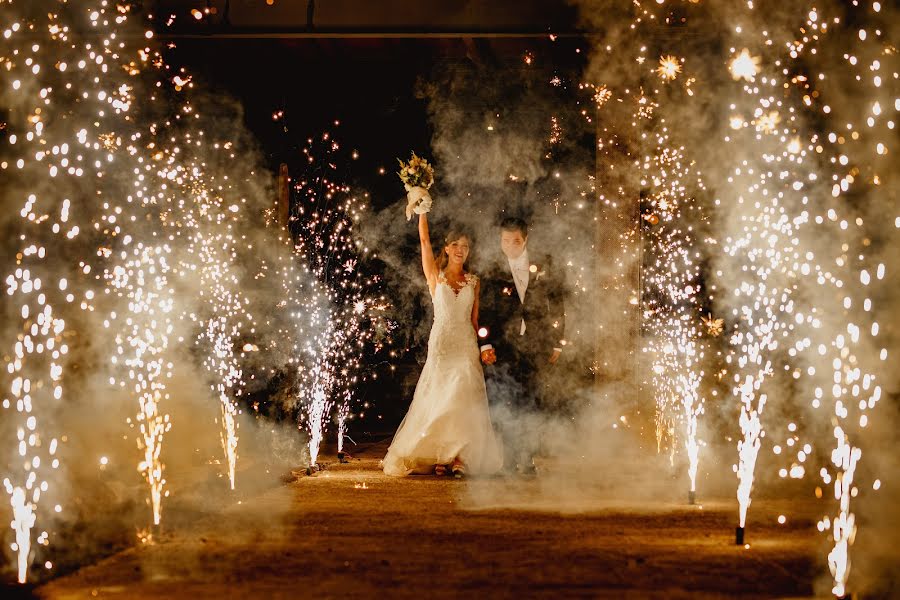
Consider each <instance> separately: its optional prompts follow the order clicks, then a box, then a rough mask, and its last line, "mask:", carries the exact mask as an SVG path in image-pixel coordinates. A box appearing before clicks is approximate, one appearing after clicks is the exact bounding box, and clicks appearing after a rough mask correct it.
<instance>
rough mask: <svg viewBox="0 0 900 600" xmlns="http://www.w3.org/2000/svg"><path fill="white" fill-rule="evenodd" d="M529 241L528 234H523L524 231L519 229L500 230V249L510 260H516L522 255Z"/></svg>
mask: <svg viewBox="0 0 900 600" xmlns="http://www.w3.org/2000/svg"><path fill="white" fill-rule="evenodd" d="M527 242H528V236H525V235H522V232H521V231H519V230H518V229H516V230H513V231H505V230H504V231H501V232H500V249H501V250H503V254H505V255H506V258H508V259H510V260H515V259H517V258H519V257H520V256H522V253H523V252H525V244H526V243H527Z"/></svg>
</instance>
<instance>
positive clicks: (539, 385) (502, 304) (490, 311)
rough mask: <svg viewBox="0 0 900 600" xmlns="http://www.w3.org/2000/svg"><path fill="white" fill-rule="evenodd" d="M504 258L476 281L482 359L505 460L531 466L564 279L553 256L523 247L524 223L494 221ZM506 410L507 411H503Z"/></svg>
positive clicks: (561, 320)
mask: <svg viewBox="0 0 900 600" xmlns="http://www.w3.org/2000/svg"><path fill="white" fill-rule="evenodd" d="M500 249H501V251H502V252H503V256H502V257H498V260H497V262H496V264H494V265H493V267H492V268H490V269H488V270H487V271H486V272H485V276H484V277H482V280H481V299H480V303H481V307H480V315H481V316H480V321H481V325H480V326H481V330H480V331H479V335H480V337H481V361H482V362H483V363H484V364H485V365H493V366H492V367H489V368H488V369H486V376H487V379H488V397H489V399H490V401H491V405H492V407H493V408H494V411H495V413H500V415H499V416H500V418H499V419H496V420H499V421H500V422H501V423H502V430H503V431H502V433H503V434H504V438H505V439H504V444H505V446H506V467H507V468H508V469H512V468H515V469H517V470H518V471H519V472H522V473H534V460H533V457H534V454H535V450H536V449H537V445H538V441H539V440H538V436H539V434H540V432H539V428H538V423H537V421H538V420H539V418H540V416H541V411H542V410H543V409H544V396H545V394H546V386H547V376H548V374H549V372H550V370H551V369H552V368H553V365H555V364H556V362H557V360H558V359H559V356H560V354H561V353H562V351H563V347H564V346H565V344H566V342H565V305H564V295H565V282H564V277H563V272H562V271H561V270H556V269H555V268H554V266H553V263H552V260H551V257H550V256H549V255H546V254H538V253H537V252H533V251H531V250H529V248H528V225H527V224H526V223H525V221H523V220H522V219H518V218H514V217H509V218H506V219H504V220H503V222H502V223H501V224H500ZM507 412H508V414H506V413H507Z"/></svg>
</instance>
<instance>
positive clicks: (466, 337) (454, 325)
mask: <svg viewBox="0 0 900 600" xmlns="http://www.w3.org/2000/svg"><path fill="white" fill-rule="evenodd" d="M477 283H478V278H477V277H476V276H475V275H471V274H466V282H465V285H463V286H462V287H461V288H460V289H459V290H454V289H453V288H452V287H451V286H450V283H449V282H448V281H447V278H446V276H445V275H444V272H443V271H441V272H440V274H439V275H438V280H437V285H435V288H434V295H433V296H432V297H431V300H432V303H433V304H434V324H433V325H432V328H431V336H430V337H429V339H428V352H429V355H431V354H432V353H433V354H434V355H435V356H437V355H440V356H446V355H459V356H465V357H466V358H467V359H471V357H472V356H473V353H474V356H475V360H478V343H477V340H476V338H475V330H474V328H473V327H472V305H473V304H474V303H475V287H476V285H477Z"/></svg>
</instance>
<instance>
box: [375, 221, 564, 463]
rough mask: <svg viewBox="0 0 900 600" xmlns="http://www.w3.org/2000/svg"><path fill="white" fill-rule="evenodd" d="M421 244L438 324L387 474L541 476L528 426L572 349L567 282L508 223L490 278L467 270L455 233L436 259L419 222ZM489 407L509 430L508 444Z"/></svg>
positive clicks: (520, 228)
mask: <svg viewBox="0 0 900 600" xmlns="http://www.w3.org/2000/svg"><path fill="white" fill-rule="evenodd" d="M419 241H420V245H421V252H422V270H423V272H424V274H425V280H426V281H427V283H428V290H429V292H430V293H431V300H432V303H433V305H434V324H433V325H432V328H431V334H430V336H429V338H428V358H427V360H426V361H425V367H424V368H423V370H422V374H421V375H420V377H419V382H418V384H417V385H416V391H415V395H414V396H413V401H412V404H410V407H409V411H408V412H407V414H406V417H405V418H404V419H403V422H402V423H401V424H400V427H399V429H398V430H397V433H396V434H395V435H394V440H393V442H392V443H391V446H390V448H389V449H388V452H387V455H386V456H385V457H384V460H383V466H384V472H385V473H387V474H388V475H396V476H404V475H409V474H411V473H421V474H426V473H435V474H438V475H442V474H445V473H447V472H452V473H453V474H454V475H456V476H463V475H488V474H491V473H495V472H497V471H499V470H500V469H501V468H502V467H504V466H505V467H506V469H508V470H512V469H518V470H519V471H520V472H525V473H529V472H533V471H534V463H533V460H532V455H533V453H534V448H536V446H537V436H538V434H539V432H538V431H537V430H536V429H535V428H534V427H532V426H530V425H529V423H532V422H533V421H534V420H535V416H536V415H537V411H538V410H540V408H541V396H542V393H543V389H544V380H545V377H546V374H547V372H548V370H549V369H550V368H552V365H553V364H555V363H556V361H557V359H558V358H559V356H560V353H561V352H562V349H563V345H564V344H565V342H564V305H563V284H562V276H561V275H562V274H561V273H556V272H554V271H553V270H552V264H551V261H550V258H549V256H537V255H533V254H532V253H530V252H529V249H528V245H527V242H528V226H527V224H526V223H525V222H524V221H522V220H520V219H515V218H508V219H505V220H504V221H503V222H502V223H501V225H500V232H499V242H500V249H501V251H502V253H503V255H504V256H503V257H499V256H498V259H497V261H496V264H494V265H493V266H492V267H491V268H490V269H489V270H488V271H487V272H486V273H485V276H484V277H483V278H479V277H477V276H475V275H474V274H472V273H470V272H469V271H468V269H467V261H468V257H469V251H470V246H471V239H470V238H469V237H468V236H467V235H466V234H465V233H463V232H460V231H451V232H450V234H448V235H447V237H446V239H445V244H444V246H443V247H442V248H441V251H440V253H438V254H437V255H436V254H435V253H434V251H433V250H432V246H431V239H430V236H429V232H428V220H427V217H426V216H425V215H424V214H421V215H419ZM536 259H537V260H536ZM479 338H480V346H479ZM482 363H483V364H484V368H483V367H482ZM485 375H487V384H486V383H485ZM488 390H490V394H488ZM489 398H490V406H491V407H492V408H493V409H494V414H495V416H500V418H501V420H502V423H498V425H500V426H501V427H500V429H501V433H502V435H503V438H504V439H503V440H502V441H501V439H500V438H499V436H498V435H497V434H496V433H495V429H494V426H493V424H492V422H491V411H490V409H489Z"/></svg>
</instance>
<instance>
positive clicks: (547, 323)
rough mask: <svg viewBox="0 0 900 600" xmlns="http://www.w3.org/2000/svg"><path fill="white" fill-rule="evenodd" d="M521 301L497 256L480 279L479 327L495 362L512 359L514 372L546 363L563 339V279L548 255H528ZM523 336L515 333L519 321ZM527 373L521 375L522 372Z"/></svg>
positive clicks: (506, 263) (503, 261)
mask: <svg viewBox="0 0 900 600" xmlns="http://www.w3.org/2000/svg"><path fill="white" fill-rule="evenodd" d="M529 259H530V261H531V265H532V268H531V269H530V270H529V274H528V288H527V289H526V291H525V301H524V302H522V301H520V300H519V293H518V292H517V291H516V283H515V281H514V280H513V275H512V271H511V270H510V267H509V261H508V260H507V259H506V257H505V256H503V255H501V256H500V257H499V258H498V259H497V260H496V262H495V263H494V265H493V266H492V267H490V268H489V269H488V270H487V271H486V272H485V273H484V275H483V276H482V278H481V296H480V300H479V303H480V308H479V318H478V321H479V327H480V328H485V329H487V335H486V336H483V337H482V338H481V339H480V340H479V344H480V345H481V346H484V345H486V344H490V345H492V346H493V347H494V350H495V352H496V354H497V362H498V364H502V363H504V362H507V361H516V362H518V363H520V364H519V365H514V366H513V368H514V370H516V371H518V370H520V367H521V369H525V370H529V371H533V370H534V369H535V368H540V367H541V366H542V365H544V364H546V362H547V361H548V360H549V358H550V355H551V354H552V353H553V349H554V348H562V347H563V340H564V339H565V304H564V300H565V277H564V273H563V271H562V270H561V269H557V268H555V266H554V264H553V261H552V259H551V257H550V256H548V255H539V254H535V255H531V253H529ZM523 319H524V320H525V335H521V329H522V320H523ZM525 375H527V373H526V374H525Z"/></svg>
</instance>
